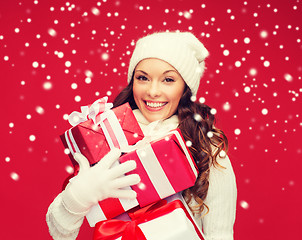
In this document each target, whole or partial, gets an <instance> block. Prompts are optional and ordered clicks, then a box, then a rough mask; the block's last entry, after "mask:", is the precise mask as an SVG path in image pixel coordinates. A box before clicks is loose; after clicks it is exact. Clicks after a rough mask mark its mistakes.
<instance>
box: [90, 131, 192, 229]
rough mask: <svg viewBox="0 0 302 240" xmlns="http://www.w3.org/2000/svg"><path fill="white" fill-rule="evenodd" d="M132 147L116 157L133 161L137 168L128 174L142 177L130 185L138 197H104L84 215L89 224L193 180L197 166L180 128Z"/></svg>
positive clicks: (160, 195) (143, 203)
mask: <svg viewBox="0 0 302 240" xmlns="http://www.w3.org/2000/svg"><path fill="white" fill-rule="evenodd" d="M134 147H135V148H137V149H136V150H134V151H132V152H129V153H127V154H124V155H122V156H121V157H120V159H119V161H120V162H121V163H123V162H126V161H128V160H135V161H136V165H137V167H136V169H134V170H133V171H130V172H129V173H127V174H133V173H135V174H138V175H139V176H140V178H141V182H140V183H139V184H137V185H134V186H132V189H133V190H134V191H135V192H136V193H137V199H136V200H123V199H120V201H117V199H106V200H104V201H102V202H99V204H98V205H95V206H93V207H92V208H91V209H90V211H89V213H88V214H87V215H86V218H87V220H88V222H89V224H90V226H92V227H93V226H94V225H95V223H97V222H99V221H102V220H105V219H110V218H113V217H115V216H117V215H119V214H121V213H123V212H125V211H127V210H129V209H131V208H133V207H135V206H137V205H139V206H140V207H144V206H146V205H148V204H150V203H152V202H156V201H158V200H160V199H163V198H166V197H168V196H171V195H173V194H175V193H177V192H180V191H182V190H184V189H187V188H189V187H191V186H193V185H194V184H195V181H196V178H197V175H198V170H197V167H196V165H195V162H194V160H193V158H192V156H191V154H190V152H189V150H188V148H187V146H186V144H185V141H184V139H183V137H182V135H181V133H180V130H178V129H176V130H173V131H170V132H169V133H168V134H167V135H166V136H164V137H161V138H159V139H157V140H155V141H152V142H150V143H149V142H148V141H145V139H143V140H142V141H140V142H138V143H137V144H136V145H135V146H134Z"/></svg>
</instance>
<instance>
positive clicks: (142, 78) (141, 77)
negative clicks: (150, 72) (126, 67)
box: [136, 75, 148, 81]
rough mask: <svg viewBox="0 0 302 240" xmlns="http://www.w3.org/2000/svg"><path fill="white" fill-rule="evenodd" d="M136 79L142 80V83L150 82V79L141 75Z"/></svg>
mask: <svg viewBox="0 0 302 240" xmlns="http://www.w3.org/2000/svg"><path fill="white" fill-rule="evenodd" d="M136 79H138V80H141V81H147V80H148V78H147V77H146V76H144V75H140V76H138V77H136Z"/></svg>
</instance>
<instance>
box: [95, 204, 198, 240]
mask: <svg viewBox="0 0 302 240" xmlns="http://www.w3.org/2000/svg"><path fill="white" fill-rule="evenodd" d="M176 208H182V209H184V211H185V213H186V215H187V217H188V218H189V219H190V220H191V221H192V219H191V216H190V215H189V213H188V212H187V211H186V209H185V207H184V205H183V203H182V202H181V201H180V200H175V201H173V202H170V203H167V201H166V200H160V201H159V202H156V203H154V204H151V205H148V206H146V207H144V208H141V209H139V210H137V211H135V212H132V213H128V214H129V216H130V218H131V219H132V221H122V220H117V219H111V220H105V221H101V222H98V223H97V224H96V225H95V230H94V236H93V239H94V240H115V239H116V238H118V237H120V236H122V239H121V240H147V239H146V237H145V235H144V234H143V232H142V230H141V229H140V228H139V226H138V225H139V224H141V223H144V222H148V221H151V220H152V219H155V218H158V217H161V216H163V215H165V214H168V213H170V212H173V211H174V210H175V209H176ZM194 227H195V229H196V230H198V229H197V228H196V226H195V225H194ZM198 232H199V231H198ZM198 235H199V234H198Z"/></svg>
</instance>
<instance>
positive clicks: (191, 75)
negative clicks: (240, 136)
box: [128, 32, 209, 96]
mask: <svg viewBox="0 0 302 240" xmlns="http://www.w3.org/2000/svg"><path fill="white" fill-rule="evenodd" d="M208 55H209V52H208V50H207V49H206V48H205V47H204V45H203V44H202V43H201V42H200V41H199V40H198V39H197V38H196V37H195V36H194V35H193V34H192V33H190V32H160V33H153V34H151V35H148V36H146V37H143V38H141V39H139V40H138V41H137V43H136V46H135V49H134V51H133V54H132V57H131V59H130V64H129V69H128V83H130V81H131V78H132V75H133V71H134V69H135V67H136V66H137V64H138V63H139V62H140V61H141V60H143V59H146V58H158V59H161V60H164V61H165V62H167V63H169V64H170V65H172V66H173V67H174V68H175V69H176V70H177V71H178V72H179V74H180V75H181V76H182V78H183V80H184V81H185V82H186V84H187V85H188V86H189V88H190V89H191V91H192V95H193V96H196V94H197V90H198V87H199V83H200V78H201V77H202V75H203V72H204V69H205V62H204V60H205V58H206V57H207V56H208Z"/></svg>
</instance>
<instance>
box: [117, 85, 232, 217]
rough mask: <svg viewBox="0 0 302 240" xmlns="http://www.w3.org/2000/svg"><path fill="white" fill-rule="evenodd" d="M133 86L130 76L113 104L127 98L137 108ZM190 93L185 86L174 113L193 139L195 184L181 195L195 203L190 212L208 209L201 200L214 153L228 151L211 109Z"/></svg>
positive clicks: (206, 186)
mask: <svg viewBox="0 0 302 240" xmlns="http://www.w3.org/2000/svg"><path fill="white" fill-rule="evenodd" d="M132 89H133V79H132V80H131V82H130V83H129V84H128V86H126V87H125V88H124V89H123V90H122V91H121V92H120V93H119V94H118V96H117V97H116V98H115V100H114V101H113V105H114V107H118V106H120V105H122V104H124V103H126V102H128V103H129V104H130V106H131V108H132V109H137V108H138V107H137V105H136V103H135V101H134V98H133V91H132ZM191 97H192V92H191V90H190V88H189V87H188V86H186V87H185V90H184V93H183V96H182V97H181V99H180V101H179V105H178V108H177V112H176V113H175V114H177V115H178V119H179V125H178V128H179V129H180V131H181V133H182V135H183V137H184V139H185V141H190V142H191V143H192V144H191V146H190V147H189V150H190V152H191V154H192V156H193V159H194V161H195V163H196V165H197V167H198V170H199V175H198V178H197V180H196V182H195V185H194V186H193V187H191V188H188V189H186V190H185V191H184V192H183V196H184V198H185V200H186V202H187V203H190V202H191V200H192V198H193V199H194V200H195V201H196V202H197V203H198V204H197V205H196V206H195V207H190V208H191V210H192V211H193V213H201V212H202V211H203V210H204V209H205V208H206V209H207V210H208V207H207V206H206V204H205V203H204V200H205V198H206V196H207V193H208V188H209V172H210V166H211V165H212V164H213V165H214V166H215V167H217V166H219V164H218V163H217V156H218V155H219V154H220V153H221V151H225V152H227V150H228V140H227V137H226V136H225V134H224V133H223V131H221V130H220V129H217V128H215V127H214V124H215V121H216V118H215V115H214V114H212V113H211V108H210V107H209V106H207V105H205V104H202V103H199V102H194V101H192V100H191V99H192V98H191ZM189 206H190V205H189Z"/></svg>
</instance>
